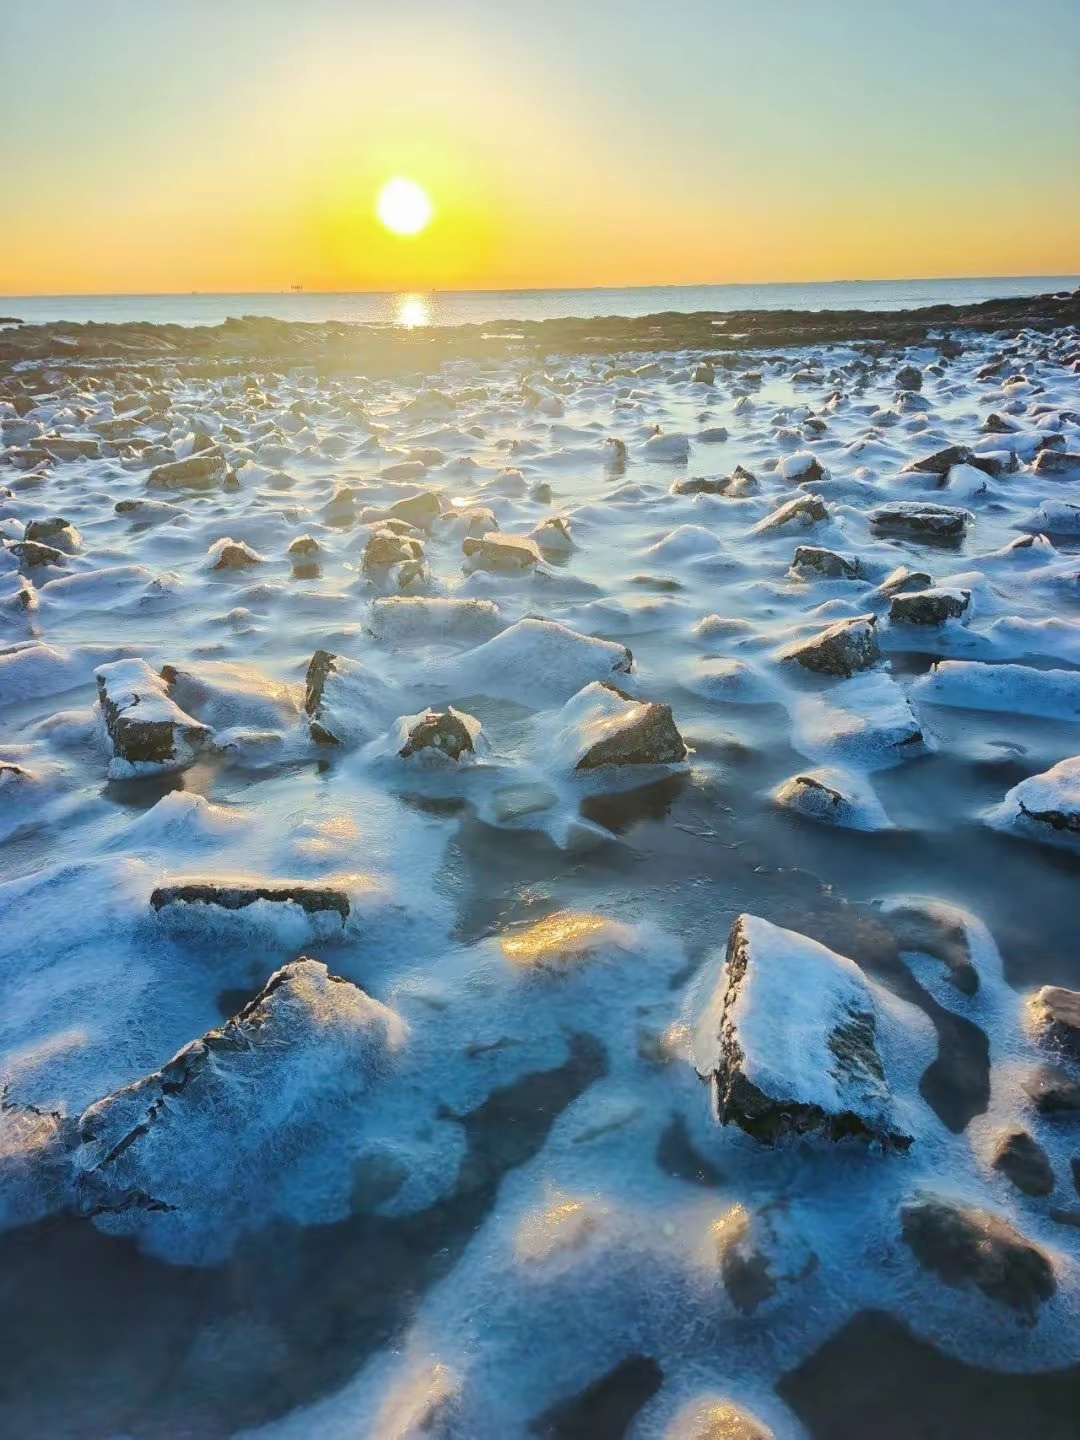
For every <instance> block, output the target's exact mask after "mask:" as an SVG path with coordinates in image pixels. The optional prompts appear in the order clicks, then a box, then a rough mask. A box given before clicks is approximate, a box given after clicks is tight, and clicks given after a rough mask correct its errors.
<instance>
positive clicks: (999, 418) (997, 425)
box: [979, 411, 1020, 435]
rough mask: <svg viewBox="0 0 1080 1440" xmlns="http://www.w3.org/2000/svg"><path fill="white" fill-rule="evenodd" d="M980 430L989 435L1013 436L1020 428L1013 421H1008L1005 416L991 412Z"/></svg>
mask: <svg viewBox="0 0 1080 1440" xmlns="http://www.w3.org/2000/svg"><path fill="white" fill-rule="evenodd" d="M979 429H980V430H982V431H983V432H984V433H985V434H987V435H1011V434H1014V433H1015V432H1016V431H1017V430H1019V429H1020V426H1019V425H1017V424H1016V423H1015V422H1014V421H1012V420H1006V418H1005V416H1004V415H998V414H997V413H996V412H994V411H991V412H990V414H989V415H987V417H986V419H985V420H984V421H983V422H982V424H981V425H980V426H979Z"/></svg>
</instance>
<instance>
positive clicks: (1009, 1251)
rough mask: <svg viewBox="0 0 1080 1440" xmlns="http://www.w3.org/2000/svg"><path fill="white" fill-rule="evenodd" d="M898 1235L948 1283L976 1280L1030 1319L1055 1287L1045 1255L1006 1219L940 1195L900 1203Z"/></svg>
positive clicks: (922, 1262)
mask: <svg viewBox="0 0 1080 1440" xmlns="http://www.w3.org/2000/svg"><path fill="white" fill-rule="evenodd" d="M900 1226H901V1231H900V1233H901V1236H902V1238H903V1241H904V1244H905V1245H907V1246H908V1248H909V1249H910V1250H911V1251H912V1253H913V1254H914V1256H915V1258H916V1260H918V1262H919V1264H920V1265H921V1266H922V1267H923V1268H924V1269H926V1270H932V1271H933V1272H934V1274H935V1275H937V1276H939V1278H940V1279H942V1280H943V1281H944V1282H945V1284H946V1285H951V1286H961V1285H966V1284H971V1285H976V1286H977V1287H978V1288H979V1289H980V1290H981V1291H982V1293H983V1294H984V1295H985V1296H987V1298H988V1299H990V1300H996V1301H998V1302H999V1303H1001V1304H1004V1305H1008V1306H1010V1307H1011V1308H1012V1309H1014V1310H1018V1311H1020V1312H1021V1313H1022V1314H1023V1315H1026V1316H1027V1317H1028V1318H1030V1319H1034V1316H1035V1311H1036V1309H1037V1308H1038V1306H1039V1305H1041V1304H1042V1303H1043V1301H1044V1300H1049V1299H1050V1297H1051V1296H1052V1295H1053V1294H1054V1293H1055V1291H1056V1290H1057V1280H1056V1279H1055V1277H1054V1270H1053V1266H1052V1265H1051V1264H1050V1260H1049V1258H1048V1257H1047V1256H1046V1254H1045V1253H1044V1252H1043V1251H1042V1250H1040V1249H1039V1248H1038V1246H1036V1245H1033V1244H1032V1243H1031V1241H1030V1240H1027V1239H1025V1238H1024V1236H1023V1235H1021V1234H1020V1232H1019V1231H1018V1230H1016V1229H1014V1228H1013V1226H1012V1225H1010V1224H1009V1223H1008V1221H1007V1220H1003V1219H1002V1218H1001V1217H1000V1216H999V1215H993V1214H991V1213H990V1212H989V1211H987V1210H977V1209H974V1208H969V1207H968V1206H965V1205H961V1204H959V1203H958V1202H957V1201H955V1200H950V1199H947V1198H946V1197H944V1196H940V1195H921V1196H919V1197H917V1198H916V1199H914V1200H910V1201H908V1203H907V1204H906V1205H904V1206H902V1207H901V1210H900Z"/></svg>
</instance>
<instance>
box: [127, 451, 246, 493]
mask: <svg viewBox="0 0 1080 1440" xmlns="http://www.w3.org/2000/svg"><path fill="white" fill-rule="evenodd" d="M228 468H229V467H228V464H227V463H226V460H225V456H224V455H223V454H222V453H221V452H220V451H219V450H201V451H199V453H198V454H196V455H189V456H187V458H186V459H184V460H170V461H169V462H168V463H167V464H165V465H158V466H157V467H156V468H155V469H153V470H151V471H150V474H149V475H148V476H147V477H146V488H147V489H148V490H213V489H214V488H215V487H216V486H218V485H220V484H221V483H222V481H223V480H224V479H225V476H226V473H227V471H228Z"/></svg>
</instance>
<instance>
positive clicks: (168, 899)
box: [150, 880, 350, 920]
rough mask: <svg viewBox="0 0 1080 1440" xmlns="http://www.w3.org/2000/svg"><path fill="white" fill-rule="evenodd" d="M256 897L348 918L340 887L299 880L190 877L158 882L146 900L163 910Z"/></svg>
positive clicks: (243, 904)
mask: <svg viewBox="0 0 1080 1440" xmlns="http://www.w3.org/2000/svg"><path fill="white" fill-rule="evenodd" d="M260 900H266V901H268V902H269V903H270V904H272V905H299V907H300V909H301V910H303V911H304V912H305V913H306V914H308V915H316V914H318V913H320V912H321V911H336V912H337V913H338V914H339V915H340V916H341V918H342V920H347V919H348V918H349V908H350V907H349V897H348V895H347V894H346V892H345V891H344V890H338V889H335V888H334V887H333V886H327V885H308V884H305V883H303V882H295V883H293V882H290V881H286V882H282V883H281V884H278V885H246V884H241V883H230V882H227V881H224V882H223V881H216V880H192V881H185V882H182V883H180V884H176V885H159V886H158V887H157V888H156V889H155V890H154V891H153V892H152V893H151V895H150V904H151V906H152V907H153V908H154V909H155V910H163V909H164V908H165V907H166V906H167V905H216V906H218V907H219V908H220V909H222V910H246V909H247V907H248V906H249V905H254V904H256V903H257V902H258V901H260Z"/></svg>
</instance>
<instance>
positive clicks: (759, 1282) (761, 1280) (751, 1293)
mask: <svg viewBox="0 0 1080 1440" xmlns="http://www.w3.org/2000/svg"><path fill="white" fill-rule="evenodd" d="M779 1211H780V1207H779V1206H776V1205H775V1204H772V1205H764V1206H762V1207H761V1208H760V1209H758V1210H753V1211H751V1210H748V1209H747V1208H746V1207H745V1206H744V1205H740V1204H735V1205H731V1206H730V1207H729V1208H728V1209H727V1210H726V1211H725V1212H724V1214H723V1215H721V1216H720V1218H719V1219H718V1220H716V1221H715V1222H714V1223H713V1225H712V1226H711V1227H710V1230H709V1239H710V1240H711V1241H712V1243H713V1245H715V1247H716V1258H717V1260H718V1262H719V1265H720V1276H721V1279H722V1280H723V1282H724V1289H725V1290H726V1291H727V1293H728V1296H729V1298H730V1299H731V1302H732V1304H733V1305H734V1306H735V1308H736V1309H737V1310H740V1311H741V1312H742V1313H743V1314H744V1315H753V1314H754V1313H755V1311H757V1310H758V1309H759V1308H760V1307H761V1306H762V1305H764V1304H766V1303H767V1302H768V1301H770V1300H772V1299H773V1297H774V1296H776V1295H777V1294H779V1293H780V1292H781V1290H782V1289H785V1288H786V1287H788V1286H790V1285H792V1284H794V1283H796V1282H797V1281H799V1280H804V1279H805V1278H806V1277H807V1275H809V1274H811V1273H812V1272H813V1271H814V1270H815V1269H816V1268H817V1259H816V1257H815V1256H814V1255H813V1254H811V1252H810V1251H809V1250H808V1249H807V1247H806V1245H805V1244H804V1243H803V1242H802V1241H801V1240H800V1239H799V1237H798V1236H796V1235H794V1234H793V1233H792V1232H790V1231H789V1232H788V1233H787V1234H784V1233H782V1232H781V1231H780V1230H779V1229H778V1227H777V1225H776V1221H775V1217H776V1215H777V1213H778V1212H779Z"/></svg>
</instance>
